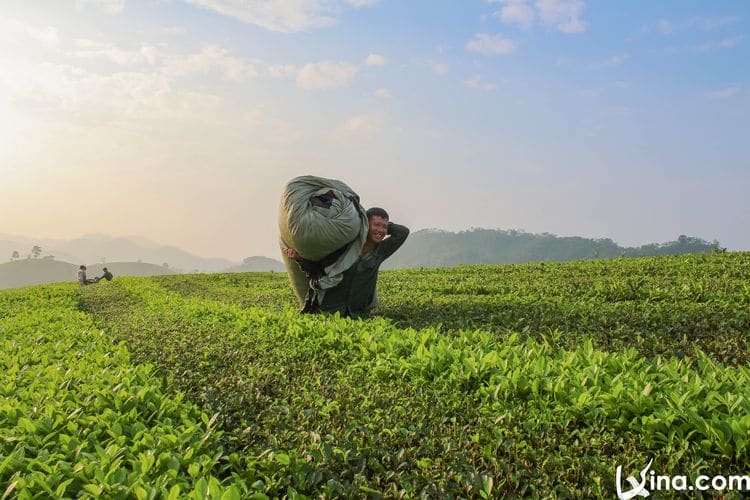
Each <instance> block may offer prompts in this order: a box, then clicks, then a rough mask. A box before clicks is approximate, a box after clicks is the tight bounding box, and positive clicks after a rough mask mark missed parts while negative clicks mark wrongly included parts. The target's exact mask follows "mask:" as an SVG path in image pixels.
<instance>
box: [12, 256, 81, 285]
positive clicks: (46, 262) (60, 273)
mask: <svg viewBox="0 0 750 500" xmlns="http://www.w3.org/2000/svg"><path fill="white" fill-rule="evenodd" d="M77 270H78V266H76V265H75V264H70V263H68V262H60V261H56V260H52V259H21V260H16V261H14V262H5V263H3V264H0V289H2V288H16V287H21V286H29V285H41V284H44V283H59V282H62V281H75V280H76V271H77Z"/></svg>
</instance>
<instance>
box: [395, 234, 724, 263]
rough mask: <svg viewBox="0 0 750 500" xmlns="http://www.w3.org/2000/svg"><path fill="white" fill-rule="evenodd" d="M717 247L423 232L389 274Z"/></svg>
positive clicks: (693, 241)
mask: <svg viewBox="0 0 750 500" xmlns="http://www.w3.org/2000/svg"><path fill="white" fill-rule="evenodd" d="M714 249H718V242H713V243H709V242H707V241H705V240H702V239H700V238H693V237H688V236H684V235H681V236H680V237H679V238H677V240H675V241H671V242H667V243H651V244H648V245H643V246H640V247H622V246H620V245H618V244H617V243H615V242H614V241H612V240H610V239H590V238H581V237H578V236H556V235H553V234H546V233H545V234H532V233H527V232H524V231H516V230H500V229H481V228H480V229H471V230H469V231H460V232H457V233H455V232H450V231H443V230H439V229H423V230H420V231H416V232H414V233H412V234H411V235H410V236H409V239H408V240H406V243H404V245H403V247H401V248H400V249H399V250H398V252H396V253H395V254H394V255H393V256H392V257H391V258H390V259H388V260H387V261H385V263H384V264H383V267H384V268H385V269H394V268H409V267H448V266H455V265H459V264H468V265H471V264H519V263H523V262H567V261H571V260H581V259H592V258H600V259H612V258H616V257H621V256H624V257H652V256H661V255H678V254H688V253H706V252H711V251H713V250H714Z"/></svg>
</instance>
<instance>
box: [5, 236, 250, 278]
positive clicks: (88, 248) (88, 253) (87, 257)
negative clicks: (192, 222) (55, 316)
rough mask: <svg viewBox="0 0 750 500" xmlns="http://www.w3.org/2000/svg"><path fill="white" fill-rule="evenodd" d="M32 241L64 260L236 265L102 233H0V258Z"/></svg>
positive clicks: (207, 268) (189, 267)
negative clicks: (69, 236) (41, 235)
mask: <svg viewBox="0 0 750 500" xmlns="http://www.w3.org/2000/svg"><path fill="white" fill-rule="evenodd" d="M33 245H40V246H41V247H42V249H43V251H44V254H45V255H54V256H55V258H56V259H57V260H62V261H67V262H80V263H84V262H101V261H102V259H106V261H107V262H138V261H140V262H152V263H155V264H158V265H161V264H162V263H164V262H166V263H168V264H169V266H170V267H172V268H176V269H182V270H184V271H186V272H193V271H199V272H216V271H221V270H223V269H226V268H227V267H230V266H233V265H236V262H233V261H231V260H229V259H222V258H207V257H199V256H196V255H193V254H191V253H189V252H186V251H184V250H182V249H180V248H177V247H174V246H169V245H162V244H160V243H156V242H153V241H149V240H147V239H144V238H139V237H135V236H130V237H113V236H108V235H103V234H92V235H85V236H82V237H80V238H74V239H71V240H53V239H39V240H33V239H30V238H26V237H20V236H13V235H6V234H0V258H2V257H3V256H7V257H6V258H10V256H11V255H12V252H14V251H18V252H19V253H20V254H21V257H25V256H26V255H27V254H28V252H29V249H31V247H32V246H33Z"/></svg>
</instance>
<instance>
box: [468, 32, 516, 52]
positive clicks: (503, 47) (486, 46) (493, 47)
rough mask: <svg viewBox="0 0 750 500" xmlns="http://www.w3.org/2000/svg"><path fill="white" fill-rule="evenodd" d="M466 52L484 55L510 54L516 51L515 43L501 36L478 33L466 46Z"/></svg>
mask: <svg viewBox="0 0 750 500" xmlns="http://www.w3.org/2000/svg"><path fill="white" fill-rule="evenodd" d="M466 50H470V51H472V52H478V53H480V54H484V55H497V54H510V53H512V52H515V50H516V42H514V41H513V40H510V39H508V38H503V36H502V35H488V34H487V33H478V34H477V35H476V36H475V37H474V39H473V40H471V41H469V42H468V43H467V44H466Z"/></svg>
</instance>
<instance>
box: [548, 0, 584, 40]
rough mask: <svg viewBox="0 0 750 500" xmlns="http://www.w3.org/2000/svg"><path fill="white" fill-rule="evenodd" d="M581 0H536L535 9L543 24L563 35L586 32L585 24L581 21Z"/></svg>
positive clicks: (582, 4)
mask: <svg viewBox="0 0 750 500" xmlns="http://www.w3.org/2000/svg"><path fill="white" fill-rule="evenodd" d="M583 7H584V3H583V1H582V0H537V1H536V8H537V12H538V13H539V18H540V19H541V20H542V22H543V23H544V24H548V25H553V26H555V27H556V28H557V29H558V30H559V31H562V32H563V33H581V32H583V31H586V23H584V22H583V21H581V19H580V16H581V11H582V10H583Z"/></svg>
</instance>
